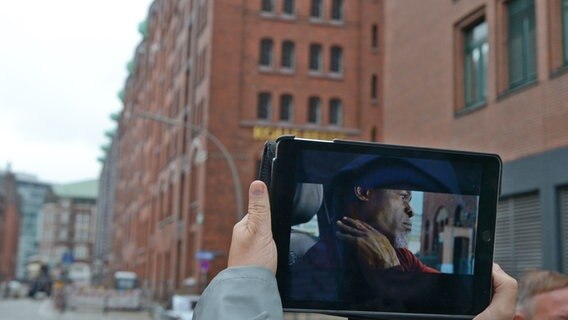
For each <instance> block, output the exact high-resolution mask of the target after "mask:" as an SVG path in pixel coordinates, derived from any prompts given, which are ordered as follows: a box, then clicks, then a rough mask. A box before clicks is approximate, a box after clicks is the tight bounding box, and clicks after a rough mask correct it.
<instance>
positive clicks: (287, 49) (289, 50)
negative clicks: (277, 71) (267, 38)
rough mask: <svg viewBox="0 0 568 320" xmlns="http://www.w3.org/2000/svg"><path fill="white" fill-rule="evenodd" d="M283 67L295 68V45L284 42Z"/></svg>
mask: <svg viewBox="0 0 568 320" xmlns="http://www.w3.org/2000/svg"><path fill="white" fill-rule="evenodd" d="M281 63H282V67H283V68H289V69H292V68H293V67H294V43H293V42H291V41H284V43H283V44H282V61H281Z"/></svg>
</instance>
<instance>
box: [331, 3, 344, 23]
mask: <svg viewBox="0 0 568 320" xmlns="http://www.w3.org/2000/svg"><path fill="white" fill-rule="evenodd" d="M331 20H334V21H343V0H333V1H332V2H331Z"/></svg>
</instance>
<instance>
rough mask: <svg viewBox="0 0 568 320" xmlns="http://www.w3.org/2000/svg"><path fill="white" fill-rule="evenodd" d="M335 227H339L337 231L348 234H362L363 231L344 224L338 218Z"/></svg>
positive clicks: (363, 233)
mask: <svg viewBox="0 0 568 320" xmlns="http://www.w3.org/2000/svg"><path fill="white" fill-rule="evenodd" d="M337 227H338V228H339V231H340V232H342V233H348V234H350V235H353V236H364V235H365V232H363V231H361V230H358V229H355V228H353V227H351V226H348V225H346V224H345V223H343V222H341V221H340V220H337Z"/></svg>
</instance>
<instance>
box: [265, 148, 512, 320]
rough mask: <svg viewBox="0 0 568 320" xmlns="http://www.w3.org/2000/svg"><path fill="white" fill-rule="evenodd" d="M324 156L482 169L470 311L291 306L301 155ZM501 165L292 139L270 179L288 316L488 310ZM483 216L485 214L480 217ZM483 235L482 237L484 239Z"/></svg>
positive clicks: (461, 155) (482, 158)
mask: <svg viewBox="0 0 568 320" xmlns="http://www.w3.org/2000/svg"><path fill="white" fill-rule="evenodd" d="M302 150H320V151H335V152H348V153H355V154H370V155H380V156H386V157H394V158H417V159H430V160H443V161H450V162H459V161H465V162H470V163H479V164H481V166H482V168H483V170H482V179H481V192H480V194H479V207H478V212H479V214H478V221H477V235H479V236H478V237H476V242H475V253H474V256H475V261H476V263H475V266H474V273H473V275H472V276H473V277H474V281H473V284H474V289H473V295H474V297H473V301H472V304H471V309H470V310H467V311H464V312H463V314H459V315H455V314H453V315H449V314H444V313H443V312H437V313H427V314H423V313H413V312H410V313H406V312H394V313H393V312H381V311H364V310H338V309H333V308H331V305H332V304H331V303H330V304H326V303H321V302H307V303H298V302H297V301H289V300H288V299H287V296H286V292H285V290H286V288H285V285H284V284H285V283H286V281H287V280H286V277H287V273H288V263H287V262H288V251H289V242H290V228H291V226H290V222H289V214H287V213H289V212H291V210H292V204H291V197H292V195H293V190H294V185H295V168H296V158H297V154H298V152H299V151H302ZM501 167H502V162H501V159H500V158H499V156H498V155H495V154H486V153H476V152H465V151H453V150H442V149H430V148H418V147H407V146H397V145H385V144H376V143H367V142H358V141H344V140H335V141H321V140H308V139H299V138H293V137H287V138H283V139H279V140H278V142H277V147H276V156H275V158H274V159H273V165H272V173H271V188H270V200H271V207H272V224H273V234H274V239H275V242H276V246H277V248H278V271H277V274H276V277H277V281H278V286H279V290H280V293H281V297H282V303H283V306H284V308H285V310H290V311H297V312H318V313H329V314H337V315H342V316H358V317H363V318H364V317H373V316H380V315H382V316H391V317H392V316H395V315H396V316H397V317H399V318H401V319H402V318H407V319H416V318H425V317H430V318H438V319H439V318H440V317H443V318H453V319H471V318H472V316H473V315H475V314H478V313H479V312H481V311H482V310H483V309H485V308H486V307H487V305H488V304H489V301H490V298H491V269H492V262H493V244H494V236H493V235H494V233H495V218H496V207H497V200H498V195H499V191H500V178H501ZM482 212H483V214H481V213H482ZM481 235H483V236H481Z"/></svg>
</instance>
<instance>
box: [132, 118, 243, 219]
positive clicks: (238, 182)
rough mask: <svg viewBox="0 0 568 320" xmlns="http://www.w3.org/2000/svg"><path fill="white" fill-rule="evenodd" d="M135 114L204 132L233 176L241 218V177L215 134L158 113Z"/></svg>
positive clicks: (231, 158)
mask: <svg viewBox="0 0 568 320" xmlns="http://www.w3.org/2000/svg"><path fill="white" fill-rule="evenodd" d="M136 115H137V116H139V117H141V118H144V119H150V120H154V121H158V122H162V123H165V124H167V125H170V126H182V127H184V128H188V129H189V130H191V131H193V132H197V133H202V134H204V135H205V137H206V138H207V139H209V140H210V141H211V142H213V144H214V145H215V146H216V147H217V148H218V149H219V151H221V154H223V157H224V158H225V160H226V161H227V165H228V166H229V169H230V171H231V176H232V177H233V183H234V184H235V196H236V198H237V221H239V220H241V219H242V217H243V212H244V210H243V191H242V188H241V179H240V178H239V173H238V171H237V166H236V165H235V161H234V160H233V157H232V156H231V153H229V150H227V148H226V147H225V145H224V144H223V143H222V142H221V141H220V140H219V139H218V138H217V137H216V136H215V135H213V134H212V133H211V132H209V131H208V130H206V129H204V128H195V127H194V126H191V125H187V124H181V123H180V122H179V121H177V120H175V119H172V118H168V117H164V116H161V115H158V114H153V113H149V112H138V113H136Z"/></svg>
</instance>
